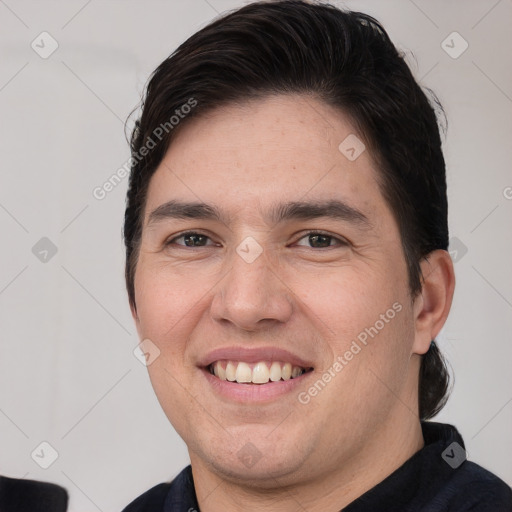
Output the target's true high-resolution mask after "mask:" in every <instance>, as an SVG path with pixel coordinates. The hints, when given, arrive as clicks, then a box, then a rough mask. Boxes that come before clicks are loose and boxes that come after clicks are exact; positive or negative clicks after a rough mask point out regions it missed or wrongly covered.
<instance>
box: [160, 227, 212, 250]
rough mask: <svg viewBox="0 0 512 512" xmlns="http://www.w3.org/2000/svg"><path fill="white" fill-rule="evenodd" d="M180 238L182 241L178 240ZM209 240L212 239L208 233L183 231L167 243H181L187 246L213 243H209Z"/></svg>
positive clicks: (202, 245)
mask: <svg viewBox="0 0 512 512" xmlns="http://www.w3.org/2000/svg"><path fill="white" fill-rule="evenodd" d="M178 240H182V242H178ZM208 240H210V238H209V237H207V236H206V235H203V234H201V233H196V232H193V231H191V232H188V233H183V234H181V235H180V236H177V237H176V238H173V239H172V240H169V241H168V242H167V243H166V245H181V246H185V247H205V246H207V245H211V244H208V243H207V242H208Z"/></svg>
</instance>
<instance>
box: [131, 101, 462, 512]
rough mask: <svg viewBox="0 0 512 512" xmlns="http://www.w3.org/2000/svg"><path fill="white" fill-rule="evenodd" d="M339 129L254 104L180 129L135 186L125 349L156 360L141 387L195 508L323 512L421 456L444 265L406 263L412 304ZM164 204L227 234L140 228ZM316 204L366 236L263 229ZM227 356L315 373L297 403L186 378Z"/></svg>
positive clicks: (396, 237)
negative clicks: (198, 208) (341, 361)
mask: <svg viewBox="0 0 512 512" xmlns="http://www.w3.org/2000/svg"><path fill="white" fill-rule="evenodd" d="M353 133H356V132H355V130H354V128H353V127H352V126H351V124H350V122H349V121H348V119H347V117H346V116H344V115H343V113H341V112H339V111H337V110H334V109H332V108H331V107H329V106H327V105H326V104H324V103H323V102H321V101H319V100H317V99H314V98H312V97H306V96H300V95H279V96H271V97H267V98H265V99H263V100H261V99H260V100H254V101H252V102H248V103H247V104H245V105H243V106H239V105H236V106H234V105H233V106H229V107H223V108H220V109H217V110H215V111H213V112H212V113H210V114H208V115H203V116H201V117H198V118H197V119H194V120H191V121H190V122H187V124H185V125H184V126H183V127H182V130H181V131H180V132H179V133H178V136H177V138H176V139H175V140H174V141H173V143H172V144H171V146H170V148H169V150H168V152H167V154H166V156H165V158H164V160H163V161H162V163H161V165H160V166H159V168H158V169H157V170H156V172H155V174H154V176H153V177H152V179H151V182H150V186H149V190H148V197H147V203H146V208H145V220H144V228H143V235H142V241H141V247H140V254H139V261H138V264H137V270H136V274H135V296H136V310H132V314H133V317H134V320H135V323H136V326H137V330H138V333H139V337H140V339H141V340H143V339H150V340H151V342H152V343H154V344H155V345H156V346H157V347H158V348H159V350H160V355H159V357H158V358H157V359H156V360H155V361H154V362H153V363H152V364H151V365H150V366H149V367H148V369H149V374H150V378H151V382H152V385H153V387H154V390H155V392H156V394H157V397H158V399H159V401H160V404H161V406H162V408H163V410H164V411H165V413H166V415H167V416H168V418H169V420H170V421H171V423H172V424H173V426H174V427H175V429H176V430H177V432H178V433H179V435H180V436H181V437H182V438H183V439H184V441H185V442H186V444H187V446H188V449H189V454H190V458H191V463H192V470H193V475H194V481H195V487H196V492H197V495H198V500H199V506H200V508H201V510H202V511H205V512H211V511H221V510H230V511H238V510H244V511H252V510H261V507H262V506H265V507H266V508H268V510H275V511H292V510H293V511H295V510H297V509H300V507H299V505H300V506H302V507H304V509H306V510H308V511H317V510H318V511H324V512H325V511H331V510H332V511H338V510H340V508H342V507H344V506H345V505H347V504H348V503H350V502H351V501H353V500H354V499H355V498H357V497H358V496H360V495H361V494H362V493H364V492H365V491H366V490H368V489H370V488H371V487H373V486H374V485H376V484H377V483H379V482H380V481H382V480H383V479H384V478H385V477H386V476H387V475H389V474H390V473H392V472H393V471H394V470H395V469H397V468H398V467H399V466H400V465H401V464H402V463H403V462H405V460H407V459H408V458H409V457H411V456H412V455H413V454H414V453H415V452H416V451H418V450H419V449H420V448H421V447H422V446H423V438H422V434H421V428H420V423H419V418H418V404H417V402H418V400H417V393H418V387H417V380H418V371H419V365H420V354H424V353H425V352H426V351H427V350H428V347H429V344H430V341H431V340H432V339H434V338H435V336H436V335H437V334H438V332H439V331H440V329H441V327H442V325H443V323H444V321H445V319H446V316H447V314H448V311H449V308H450V304H451V298H452V295H453V288H454V277H453V266H452V263H451V260H450V257H449V255H448V253H447V252H446V251H435V252H433V253H431V254H430V256H429V259H428V261H423V262H422V270H423V275H424V277H425V281H424V286H423V291H422V293H421V294H420V295H419V296H418V297H416V298H415V299H414V300H413V299H412V298H411V296H410V292H409V286H408V280H407V268H406V263H405V259H404V254H403V250H402V245H401V241H400V234H399V232H398V227H397V224H396V222H395V220H394V217H393V215H392V213H391V211H390V209H389V207H388V205H387V203H386V202H385V200H384V198H383V196H382V193H381V191H380V189H379V186H378V184H377V181H376V176H377V174H376V173H377V170H376V169H375V167H374V163H373V161H372V159H371V155H370V154H369V151H364V152H363V153H362V154H361V155H360V156H359V157H358V158H357V159H356V160H355V161H349V160H348V159H347V158H346V157H345V156H344V155H343V154H342V153H341V152H340V151H339V149H338V146H339V144H340V143H341V142H342V141H343V140H344V139H345V138H346V137H347V136H348V135H349V134H353ZM171 199H179V200H181V201H193V202H205V203H208V204H212V205H215V206H216V207H217V208H219V209H220V210H221V211H222V212H223V213H225V216H226V222H220V221H216V220H198V219H184V220H176V219H165V220H161V221H159V222H156V223H153V224H151V225H150V226H148V225H147V221H148V216H149V214H150V212H152V211H153V210H154V209H155V208H157V207H158V206H160V205H162V204H164V203H166V202H167V201H169V200H171ZM330 199H338V200H341V201H343V202H345V203H347V204H349V205H350V206H352V207H353V208H356V209H358V210H359V211H361V212H362V213H364V215H365V216H366V217H367V218H368V220H369V224H370V225H369V226H367V227H362V226H361V225H359V224H358V223H355V222H351V221H347V220H339V219H330V218H319V219H314V220H300V219H293V220H287V221H284V222H282V223H278V224H276V223H273V222H270V221H269V220H268V219H267V213H268V211H269V209H270V207H271V206H273V205H275V204H276V203H280V202H284V201H299V200H300V201H325V200H330ZM188 230H197V231H198V232H199V233H200V234H203V235H206V236H207V237H209V238H207V239H203V240H206V242H205V243H206V245H203V246H197V247H187V246H186V245H184V244H185V243H186V242H185V240H184V239H183V238H178V239H177V238H176V237H178V236H179V235H180V233H183V232H184V231H188ZM308 230H321V231H324V232H327V233H328V234H329V235H330V236H332V237H334V238H333V239H327V240H329V242H328V243H330V244H331V245H329V246H328V247H320V248H319V247H318V246H315V245H314V244H312V243H311V241H310V238H309V237H308V234H307V231H308ZM249 236H251V237H253V238H254V239H255V240H256V241H257V242H258V243H259V245H260V246H261V248H262V249H263V252H262V254H261V255H260V256H259V257H258V258H257V259H256V260H255V261H254V262H252V263H247V262H246V261H245V260H244V259H243V258H241V257H240V255H239V254H238V253H237V251H236V248H237V246H239V244H240V243H241V242H242V241H243V240H244V239H245V238H246V237H249ZM338 239H339V240H340V242H339V241H338ZM172 240H174V241H173V242H172V243H170V244H168V245H167V246H166V245H165V244H166V242H170V241H172ZM343 241H345V242H343ZM180 244H181V245H180ZM395 303H399V304H400V305H401V310H400V312H398V313H397V314H396V315H395V316H394V318H393V319H392V320H389V322H387V323H385V325H384V327H383V328H382V329H380V330H379V332H378V334H377V335H376V336H374V337H373V338H369V339H368V343H367V345H366V346H362V350H361V351H360V352H359V353H358V354H357V355H355V356H354V357H353V358H352V359H351V360H350V361H348V362H347V364H346V365H345V366H344V367H343V369H342V371H339V372H337V373H336V376H335V377H334V378H332V380H331V381H330V382H329V383H328V384H327V385H326V386H325V387H324V388H323V389H322V390H321V391H320V392H318V394H317V395H316V396H314V397H312V398H311V400H310V401H309V402H308V403H307V404H302V403H300V402H299V400H298V399H297V394H298V392H299V391H307V390H308V389H309V388H310V387H311V385H312V384H314V382H315V381H317V380H318V379H321V378H322V374H324V373H325V372H326V371H327V370H328V369H329V368H330V367H332V365H333V363H334V362H335V361H336V357H337V356H343V354H345V352H346V351H347V350H349V348H350V346H351V343H352V342H353V340H356V339H357V336H358V335H359V334H360V333H361V332H363V331H364V330H365V328H369V327H371V326H374V325H375V324H376V321H377V320H379V319H380V318H381V317H380V315H382V314H385V313H386V311H387V310H388V309H390V308H391V307H392V305H393V304H395ZM228 346H240V347H263V346H264V347H268V346H272V347H278V348H284V349H287V350H289V351H290V352H292V353H294V354H297V355H298V356H300V357H302V358H303V359H306V360H308V361H311V362H312V366H313V367H314V371H313V372H312V373H311V374H308V375H307V376H306V377H307V378H305V379H303V382H304V384H302V385H301V386H300V387H299V389H298V390H297V392H296V391H294V392H291V393H288V394H286V395H285V396H281V397H279V398H276V399H275V400H270V401H268V402H267V403H262V404H257V405H255V404H251V403H250V402H247V403H236V402H234V401H232V400H230V399H227V398H225V397H220V396H219V395H218V394H217V393H216V392H215V391H214V390H213V389H212V387H211V385H210V384H209V383H208V382H207V380H206V378H205V376H204V374H203V371H202V370H201V369H199V368H198V366H197V364H198V361H199V360H200V359H201V358H202V357H203V356H205V354H207V353H208V352H209V351H211V350H212V349H214V348H218V347H228ZM241 385H242V384H241ZM247 443H251V444H252V445H253V446H254V447H255V448H256V449H257V453H258V454H259V459H258V460H257V462H256V463H255V464H254V465H252V466H251V467H248V466H247V465H246V464H244V461H243V460H242V457H240V456H239V454H240V450H243V449H244V447H246V446H247ZM245 449H247V448H245ZM241 453H244V452H243V451H242V452H241Z"/></svg>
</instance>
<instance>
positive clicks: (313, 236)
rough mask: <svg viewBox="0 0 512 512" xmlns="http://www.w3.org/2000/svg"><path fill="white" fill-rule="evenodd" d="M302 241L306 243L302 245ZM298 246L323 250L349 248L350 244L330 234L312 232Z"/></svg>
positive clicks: (300, 240) (298, 242)
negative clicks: (335, 247) (340, 247)
mask: <svg viewBox="0 0 512 512" xmlns="http://www.w3.org/2000/svg"><path fill="white" fill-rule="evenodd" d="M302 241H304V243H302ZM296 244H297V245H302V246H308V247H312V248H315V249H323V248H327V247H333V246H338V247H339V246H347V245H348V242H346V241H345V240H343V239H341V238H338V237H335V236H333V235H330V234H328V233H322V232H321V231H310V232H309V233H307V234H306V235H304V236H303V237H302V238H300V239H299V240H298V241H297V242H296Z"/></svg>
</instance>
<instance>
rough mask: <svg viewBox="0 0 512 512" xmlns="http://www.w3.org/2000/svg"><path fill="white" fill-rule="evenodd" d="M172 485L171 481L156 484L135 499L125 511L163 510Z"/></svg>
mask: <svg viewBox="0 0 512 512" xmlns="http://www.w3.org/2000/svg"><path fill="white" fill-rule="evenodd" d="M171 485H172V484H171V483H163V484H158V485H155V487H152V488H151V489H149V491H146V492H145V493H144V494H141V495H140V496H139V497H138V498H137V499H135V500H133V501H132V502H131V503H130V504H129V505H128V506H127V507H126V508H124V509H123V512H145V511H148V512H149V511H151V512H153V511H155V512H157V511H163V509H164V502H165V498H166V497H167V494H168V493H169V490H170V488H171Z"/></svg>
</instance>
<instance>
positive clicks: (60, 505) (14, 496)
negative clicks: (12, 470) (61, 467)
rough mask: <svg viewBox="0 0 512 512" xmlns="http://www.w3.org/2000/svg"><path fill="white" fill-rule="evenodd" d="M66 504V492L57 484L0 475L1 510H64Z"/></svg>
mask: <svg viewBox="0 0 512 512" xmlns="http://www.w3.org/2000/svg"><path fill="white" fill-rule="evenodd" d="M67 506H68V493H67V491H66V490H65V489H64V488H63V487H60V486H59V485H56V484H52V483H49V482H39V481H36V480H25V479H18V478H8V477H5V476H0V510H1V511H2V512H11V511H12V512H14V511H16V512H25V511H26V512H43V511H49V510H51V511H52V512H64V511H65V510H66V509H67Z"/></svg>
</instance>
